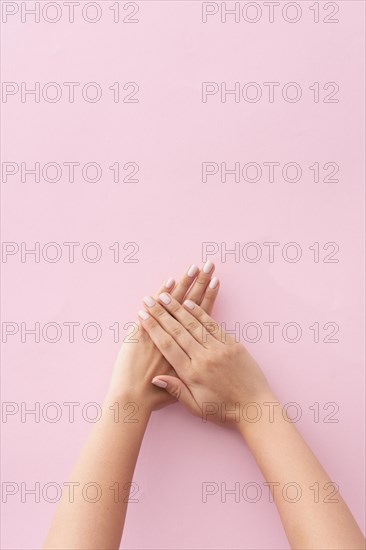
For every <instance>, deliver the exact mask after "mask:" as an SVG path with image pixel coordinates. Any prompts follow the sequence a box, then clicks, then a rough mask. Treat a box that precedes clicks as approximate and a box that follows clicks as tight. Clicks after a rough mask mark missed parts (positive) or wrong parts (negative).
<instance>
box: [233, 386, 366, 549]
mask: <svg viewBox="0 0 366 550" xmlns="http://www.w3.org/2000/svg"><path fill="white" fill-rule="evenodd" d="M263 402H266V403H268V402H277V400H276V398H275V397H274V396H273V395H267V396H266V397H265V398H264V399H263V400H262V402H261V405H262V410H263V411H265V410H266V411H267V413H268V411H269V406H268V405H266V406H263ZM272 410H273V417H272V418H270V417H269V415H268V414H267V415H265V414H263V415H262V418H261V420H260V421H259V422H258V423H256V424H250V423H242V424H241V425H240V432H241V433H242V435H243V437H244V438H245V440H246V442H247V444H248V446H249V448H250V450H251V452H252V453H253V455H254V458H255V460H256V462H257V464H258V466H259V468H260V469H261V471H262V473H263V475H264V477H265V478H266V480H267V482H268V483H269V484H270V487H271V488H273V497H274V501H275V503H276V506H277V508H278V511H279V514H280V517H281V520H282V523H283V526H284V529H285V532H286V535H287V537H288V540H289V543H290V545H291V548H293V549H301V550H305V549H311V550H314V549H316V550H321V549H324V550H336V549H337V550H338V549H339V550H344V549H345V548H347V549H348V550H352V549H363V548H365V541H364V537H363V535H362V533H361V531H360V529H359V527H358V526H357V524H356V522H355V520H354V518H353V516H352V514H351V512H350V511H349V509H348V507H347V505H346V504H345V502H344V501H343V499H342V497H341V496H340V494H339V492H335V491H334V490H333V489H334V487H335V488H337V486H336V485H333V484H332V480H330V478H329V477H328V475H327V473H326V472H325V470H324V469H323V468H322V466H321V464H320V463H319V461H318V460H317V458H316V457H315V456H314V454H313V453H312V451H311V450H310V449H309V447H308V446H307V444H306V443H305V441H304V440H303V438H302V437H301V436H300V434H299V432H298V431H297V430H296V428H295V426H294V425H293V423H291V422H290V421H288V420H286V419H285V413H284V412H283V409H282V407H281V406H275V407H273V409H272ZM327 484H329V485H327ZM331 493H333V494H332V496H331V497H330V494H331Z"/></svg>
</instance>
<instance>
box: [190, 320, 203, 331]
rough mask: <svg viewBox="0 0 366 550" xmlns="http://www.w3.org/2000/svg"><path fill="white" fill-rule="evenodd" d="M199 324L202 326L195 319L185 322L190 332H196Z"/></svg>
mask: <svg viewBox="0 0 366 550" xmlns="http://www.w3.org/2000/svg"><path fill="white" fill-rule="evenodd" d="M200 326H202V325H200V324H199V323H197V321H189V322H188V324H187V328H188V330H189V331H190V332H196V331H197V330H198V329H199V327H200Z"/></svg>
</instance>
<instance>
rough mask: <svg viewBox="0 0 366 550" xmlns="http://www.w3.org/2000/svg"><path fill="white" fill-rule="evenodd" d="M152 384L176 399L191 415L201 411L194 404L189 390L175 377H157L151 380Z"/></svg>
mask: <svg viewBox="0 0 366 550" xmlns="http://www.w3.org/2000/svg"><path fill="white" fill-rule="evenodd" d="M152 383H153V384H154V385H155V386H158V388H164V390H165V391H167V392H168V393H169V394H170V395H172V396H173V397H175V398H176V399H178V401H180V402H181V403H183V405H185V406H186V407H187V408H188V409H189V410H190V411H191V412H192V413H193V414H196V415H197V414H200V413H201V409H200V407H199V406H198V404H197V403H196V401H195V399H194V397H193V395H192V394H191V392H190V391H189V388H188V387H187V386H186V385H185V384H184V382H182V380H180V379H179V378H177V377H176V376H166V375H159V376H155V378H153V380H152Z"/></svg>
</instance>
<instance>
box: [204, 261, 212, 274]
mask: <svg viewBox="0 0 366 550" xmlns="http://www.w3.org/2000/svg"><path fill="white" fill-rule="evenodd" d="M212 268H213V263H212V262H210V260H208V262H206V263H205V265H204V266H203V273H210V271H211V269H212Z"/></svg>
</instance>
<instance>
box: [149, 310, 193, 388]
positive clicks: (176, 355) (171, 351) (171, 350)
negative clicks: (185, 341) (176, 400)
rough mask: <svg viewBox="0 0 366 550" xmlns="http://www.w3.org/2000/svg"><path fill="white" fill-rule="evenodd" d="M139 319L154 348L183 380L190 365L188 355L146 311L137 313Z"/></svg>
mask: <svg viewBox="0 0 366 550" xmlns="http://www.w3.org/2000/svg"><path fill="white" fill-rule="evenodd" d="M139 318H140V320H141V324H142V326H143V327H144V329H145V330H146V332H147V333H148V334H149V336H150V338H151V340H152V341H153V342H154V344H155V346H156V347H157V348H158V350H160V352H161V354H162V355H164V357H165V359H166V360H167V361H168V363H170V364H171V365H172V367H173V368H174V369H175V370H176V372H177V374H178V375H179V376H180V377H181V378H183V379H184V371H185V370H186V369H187V367H189V366H190V363H191V361H190V359H189V357H188V355H187V354H186V353H185V352H184V351H183V350H182V348H181V347H179V345H178V344H177V342H176V341H175V340H174V338H172V337H171V336H170V334H168V333H167V332H166V331H165V330H164V329H163V327H161V326H160V325H159V323H158V322H157V321H156V319H154V317H152V316H151V315H150V314H149V313H148V312H147V311H145V310H141V311H139Z"/></svg>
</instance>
